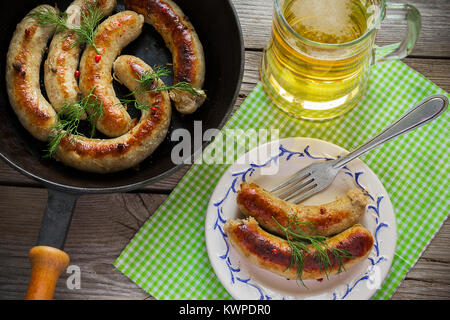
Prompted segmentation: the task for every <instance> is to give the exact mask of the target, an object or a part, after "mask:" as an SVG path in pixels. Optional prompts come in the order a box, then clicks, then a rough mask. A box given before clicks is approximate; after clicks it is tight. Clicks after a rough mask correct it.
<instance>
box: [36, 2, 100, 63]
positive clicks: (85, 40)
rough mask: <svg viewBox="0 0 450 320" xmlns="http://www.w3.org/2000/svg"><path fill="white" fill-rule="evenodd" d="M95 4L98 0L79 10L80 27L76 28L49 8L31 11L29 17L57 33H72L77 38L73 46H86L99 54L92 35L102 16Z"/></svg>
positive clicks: (63, 15) (62, 15) (60, 14)
mask: <svg viewBox="0 0 450 320" xmlns="http://www.w3.org/2000/svg"><path fill="white" fill-rule="evenodd" d="M97 2H98V0H97V1H94V2H87V3H86V6H85V10H81V16H80V25H79V26H77V27H75V26H71V25H69V23H68V22H67V14H66V13H65V12H63V13H60V12H58V11H57V10H54V9H52V8H49V7H42V8H40V9H39V10H33V11H32V12H30V13H29V16H30V17H31V18H33V19H35V20H36V21H37V22H38V23H39V24H41V25H43V26H51V27H54V28H56V31H57V32H63V31H69V32H70V31H72V32H73V33H74V34H75V35H76V36H77V40H76V41H75V42H74V43H73V44H72V45H73V46H81V45H84V44H88V45H91V46H92V47H93V48H94V49H95V52H97V54H100V52H99V50H98V49H97V47H96V46H95V43H94V35H95V28H96V27H97V25H98V24H99V23H100V21H101V20H102V19H103V17H104V16H103V14H102V12H101V10H100V9H99V7H98V4H97Z"/></svg>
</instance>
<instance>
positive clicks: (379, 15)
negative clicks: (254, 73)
mask: <svg viewBox="0 0 450 320" xmlns="http://www.w3.org/2000/svg"><path fill="white" fill-rule="evenodd" d="M404 6H408V5H404ZM401 9H404V8H401ZM407 9H409V6H408V7H407ZM384 10H385V3H384V1H379V0H275V13H274V20H273V24H272V37H271V40H270V42H269V45H268V47H267V49H266V50H265V52H264V56H263V59H262V64H261V80H262V84H263V87H264V89H265V90H266V92H267V93H268V94H269V96H270V97H271V98H272V100H273V101H274V102H275V104H276V105H278V106H279V107H280V108H282V109H283V110H284V111H286V112H288V113H289V114H291V115H293V116H295V117H299V118H305V119H328V118H333V117H336V116H339V115H341V114H343V113H345V112H346V111H348V110H350V109H351V108H352V107H354V106H355V105H356V104H357V103H358V101H359V100H360V99H361V97H362V96H363V95H364V92H365V89H366V86H367V83H368V78H369V67H370V65H371V64H372V63H373V62H374V42H375V36H376V31H377V30H376V29H377V28H376V27H377V26H378V25H379V23H380V22H381V20H382V19H383V17H384V13H385V11H384ZM419 29H420V16H419ZM416 36H417V35H416ZM412 40H414V41H413V44H412V46H414V43H415V39H412ZM412 40H411V39H405V41H410V42H411V41H412ZM399 45H400V44H399ZM395 49H397V48H395ZM411 49H412V48H411ZM391 51H392V50H391ZM404 55H406V53H405V54H404ZM397 58H398V57H397Z"/></svg>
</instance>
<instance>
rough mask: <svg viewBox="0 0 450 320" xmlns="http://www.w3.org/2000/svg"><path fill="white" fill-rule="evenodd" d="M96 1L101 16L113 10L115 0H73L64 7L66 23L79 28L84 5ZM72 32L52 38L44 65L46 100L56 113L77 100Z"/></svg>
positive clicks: (76, 51) (78, 50) (77, 51)
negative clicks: (66, 104) (65, 8)
mask: <svg viewBox="0 0 450 320" xmlns="http://www.w3.org/2000/svg"><path fill="white" fill-rule="evenodd" d="M88 2H90V3H94V2H96V4H97V5H98V6H99V9H100V11H101V13H102V14H103V16H109V15H110V14H111V13H112V11H113V10H114V9H115V7H116V0H75V1H74V2H72V4H71V5H70V6H69V7H68V8H67V10H66V14H67V23H68V24H69V25H70V26H72V27H79V26H80V22H81V14H82V12H83V10H87V9H86V5H87V4H88ZM85 14H87V13H85ZM77 40H78V37H77V35H76V34H75V33H74V32H73V31H61V32H58V33H56V34H55V35H54V37H53V39H52V41H51V43H50V47H49V51H48V56H47V60H46V61H45V65H44V83H45V90H46V92H47V96H48V99H49V101H50V103H51V104H52V106H53V108H54V109H55V110H56V111H57V112H59V111H61V106H63V105H64V104H65V103H72V102H76V101H78V100H80V95H81V93H80V92H79V88H78V79H77V77H76V75H75V72H76V71H77V69H78V64H79V62H80V54H81V48H80V46H75V45H74V44H75V43H76V41H77Z"/></svg>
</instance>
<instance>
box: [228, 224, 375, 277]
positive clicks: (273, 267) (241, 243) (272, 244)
mask: <svg viewBox="0 0 450 320" xmlns="http://www.w3.org/2000/svg"><path fill="white" fill-rule="evenodd" d="M224 231H225V233H226V235H227V236H228V239H229V240H230V242H231V244H232V245H233V247H234V248H235V249H236V250H237V251H238V252H239V253H240V254H241V255H242V256H244V257H246V258H248V259H249V261H250V262H252V263H253V264H255V265H257V266H258V267H261V268H263V269H265V270H268V271H270V272H273V273H275V274H278V275H280V276H282V277H285V278H287V279H298V276H299V272H298V265H297V264H296V263H292V260H291V259H292V250H291V247H290V246H289V243H288V241H286V240H284V239H282V238H280V237H277V236H275V235H273V234H270V233H268V232H266V231H264V230H263V229H262V228H261V227H260V226H259V225H258V223H257V222H256V220H255V219H253V218H252V217H250V218H247V219H245V220H228V221H227V222H226V223H225V225H224ZM373 243H374V239H373V236H372V234H371V233H370V231H369V230H367V229H366V228H364V227H363V226H361V225H355V226H353V227H350V228H349V229H347V230H345V231H343V232H341V233H339V234H338V235H336V236H334V237H332V238H329V239H328V240H327V242H326V245H327V246H328V248H333V249H341V250H346V253H347V254H348V255H347V257H342V258H341V259H342V260H341V261H340V262H339V261H338V260H337V259H336V258H335V256H334V255H333V254H331V253H330V251H327V254H328V257H329V259H330V264H329V267H330V268H327V269H326V270H324V266H323V265H322V264H321V263H320V262H319V260H318V259H317V258H316V249H315V248H313V247H312V246H311V245H307V246H308V251H307V252H304V254H303V266H302V272H301V280H313V279H321V278H325V277H327V276H330V275H334V274H337V273H339V272H341V271H344V270H348V269H349V268H350V267H351V266H353V265H355V264H357V263H359V262H361V261H363V260H364V259H365V258H366V257H367V256H368V255H369V253H370V251H371V249H372V247H373Z"/></svg>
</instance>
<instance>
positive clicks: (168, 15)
mask: <svg viewBox="0 0 450 320" xmlns="http://www.w3.org/2000/svg"><path fill="white" fill-rule="evenodd" d="M125 6H126V8H127V9H129V10H133V11H136V12H138V13H141V14H143V15H144V17H145V22H147V23H149V24H151V25H153V26H154V27H155V29H156V30H157V31H158V32H159V33H160V34H161V36H162V37H163V39H164V41H165V43H166V45H167V47H168V48H169V50H170V51H171V52H172V57H173V70H174V83H178V82H188V83H190V84H191V85H192V86H193V87H194V88H196V89H198V92H199V93H200V95H198V96H195V95H193V94H191V93H189V92H186V91H181V90H176V89H174V90H172V91H171V92H170V97H171V99H172V100H173V101H174V103H175V107H176V109H177V110H178V111H179V112H180V113H183V114H190V113H193V112H195V111H196V110H197V109H198V107H200V105H201V104H202V103H203V102H204V101H205V98H206V95H205V94H204V92H203V91H202V90H200V89H202V87H203V82H204V79H205V58H204V54H203V47H202V44H201V42H200V40H199V38H198V35H197V33H196V32H195V29H194V27H193V26H192V24H191V22H190V21H189V19H188V18H187V17H186V15H185V14H184V13H183V12H182V11H181V9H180V8H179V7H178V6H177V5H176V4H175V3H174V2H173V1H171V0H125Z"/></svg>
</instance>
